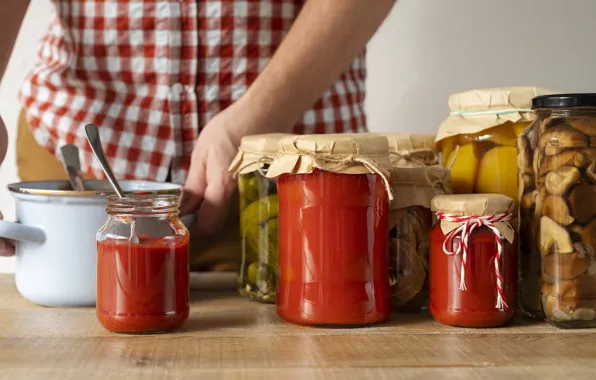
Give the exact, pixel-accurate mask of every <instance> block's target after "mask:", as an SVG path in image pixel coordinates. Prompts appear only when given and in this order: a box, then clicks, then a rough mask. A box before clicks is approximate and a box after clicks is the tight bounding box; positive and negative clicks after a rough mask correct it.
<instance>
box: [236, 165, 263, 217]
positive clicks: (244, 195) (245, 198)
mask: <svg viewBox="0 0 596 380" xmlns="http://www.w3.org/2000/svg"><path fill="white" fill-rule="evenodd" d="M238 191H239V192H240V203H241V205H240V208H241V209H244V208H246V206H248V205H249V204H251V203H252V202H254V201H256V200H258V199H259V180H258V178H257V177H256V175H254V174H242V175H240V176H238Z"/></svg>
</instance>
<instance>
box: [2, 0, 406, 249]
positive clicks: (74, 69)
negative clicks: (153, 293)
mask: <svg viewBox="0 0 596 380" xmlns="http://www.w3.org/2000/svg"><path fill="white" fill-rule="evenodd" d="M52 2H53V5H54V9H55V12H54V14H53V15H52V16H51V17H52V23H51V25H50V28H49V30H48V31H47V33H46V35H45V37H44V39H43V41H42V44H41V47H40V49H39V60H38V63H37V65H36V66H35V68H34V70H33V71H32V73H31V74H30V75H29V77H28V78H27V80H26V81H25V84H24V85H23V87H22V90H21V92H20V100H21V103H22V104H23V107H24V110H25V115H26V123H25V124H26V125H27V126H26V128H24V129H23V130H21V129H19V140H20V141H25V140H26V137H22V138H21V134H23V136H26V135H27V136H30V137H31V138H30V140H31V141H34V145H35V146H33V147H27V148H26V149H25V148H24V147H21V146H19V145H18V144H17V149H16V150H17V161H18V162H19V165H21V166H20V167H19V175H20V177H21V179H22V180H33V179H44V178H43V175H46V176H47V175H48V173H50V172H51V170H49V169H48V165H50V164H51V162H50V161H55V165H58V158H57V155H58V154H59V153H58V152H59V148H60V146H62V145H64V144H69V143H71V144H76V145H77V146H78V147H79V149H80V150H81V152H82V157H81V159H82V167H83V171H84V172H85V174H86V175H87V176H88V177H95V178H103V173H102V171H101V169H100V167H99V166H98V163H97V162H96V161H95V160H94V159H93V156H92V153H91V150H90V149H89V147H88V145H87V143H86V140H85V134H84V130H83V128H82V127H83V126H84V125H85V124H87V123H94V124H96V125H98V126H99V128H100V134H101V137H102V140H103V143H104V149H105V150H106V154H107V157H108V159H109V161H110V163H111V165H112V168H113V169H114V172H115V174H116V176H117V177H118V178H119V179H142V180H153V181H165V180H171V181H172V182H175V183H180V184H184V189H185V191H184V199H183V206H182V213H190V212H195V211H196V212H197V216H198V218H197V223H198V225H197V228H198V230H199V231H200V232H201V233H202V234H206V235H210V234H214V233H216V232H217V231H219V230H220V229H221V227H222V225H223V224H224V220H225V217H226V215H227V211H228V210H227V209H228V207H229V206H228V205H229V199H230V197H231V195H232V193H233V192H234V190H235V182H234V181H233V180H232V178H231V177H230V175H229V173H228V172H227V168H228V166H229V164H230V162H231V161H232V159H233V157H234V155H235V154H236V149H237V147H238V145H239V142H240V139H241V138H242V136H245V135H252V134H260V133H269V132H294V133H332V132H339V133H342V132H361V131H365V130H366V118H365V115H364V109H363V105H364V104H363V102H364V94H365V92H364V82H365V79H366V70H365V61H364V48H365V45H366V43H367V41H368V40H369V39H370V37H371V36H372V35H373V34H374V32H375V31H376V29H377V28H378V26H379V25H380V24H381V22H382V21H383V19H384V18H385V17H386V15H387V14H388V12H389V11H390V9H391V7H392V6H393V4H394V2H395V0H374V1H370V0H128V1H119V0H101V1H100V0H53V1H52ZM28 3H29V1H28V0H0V9H1V12H0V36H2V38H0V78H1V77H2V75H3V74H4V71H5V69H6V65H7V63H8V59H9V56H10V52H11V50H12V47H13V44H14V40H15V38H16V35H17V32H18V30H19V27H20V24H21V21H22V19H23V16H24V14H25V11H26V9H27V6H28ZM0 126H1V127H0V128H1V129H2V130H3V128H4V126H3V125H1V121H0ZM1 137H2V134H1V133H0V138H1ZM0 145H1V144H0ZM35 149H40V150H35ZM40 155H47V156H48V159H45V158H44V159H40ZM44 157H45V156H44ZM40 161H41V162H43V164H39V162H40ZM29 164H30V165H38V166H36V168H37V170H36V171H33V172H30V171H27V170H25V168H27V165H29ZM39 165H45V167H39ZM52 165H54V164H52ZM55 167H56V168H59V166H55ZM42 168H43V170H41V169H42ZM56 170H58V169H56ZM60 170H61V169H60ZM29 173H35V174H29ZM13 251H14V248H13V246H12V244H11V243H10V242H8V241H2V240H0V254H4V255H7V254H12V253H13Z"/></svg>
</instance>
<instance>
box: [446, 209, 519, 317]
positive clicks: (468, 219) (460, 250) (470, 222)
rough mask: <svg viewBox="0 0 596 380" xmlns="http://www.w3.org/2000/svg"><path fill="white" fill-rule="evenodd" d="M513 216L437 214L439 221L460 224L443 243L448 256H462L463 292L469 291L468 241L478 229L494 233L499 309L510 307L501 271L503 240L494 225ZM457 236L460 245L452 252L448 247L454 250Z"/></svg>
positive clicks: (461, 284)
mask: <svg viewBox="0 0 596 380" xmlns="http://www.w3.org/2000/svg"><path fill="white" fill-rule="evenodd" d="M511 216H512V214H511V213H505V214H496V215H488V216H459V215H452V214H446V213H442V212H438V213H437V217H438V218H439V220H445V221H448V222H455V223H460V225H459V227H457V228H456V229H454V230H453V231H451V232H450V233H449V234H448V235H447V237H446V238H445V241H444V242H443V252H445V254H446V255H447V256H455V255H459V254H461V255H462V261H461V274H460V282H459V289H460V290H462V291H465V290H467V288H466V280H465V267H466V261H467V256H468V252H469V246H468V243H469V242H468V240H469V238H470V235H471V234H472V231H474V229H476V228H478V227H481V226H486V227H488V228H489V229H490V230H491V231H492V232H493V233H494V235H495V238H496V241H497V256H496V257H495V275H496V277H497V304H496V306H495V307H496V308H497V309H502V308H508V307H509V305H507V301H506V300H505V295H504V293H503V277H502V276H501V271H500V268H499V262H500V261H501V255H502V254H503V241H502V239H501V233H500V232H499V230H498V229H497V228H496V227H495V225H494V223H497V222H503V221H506V220H510V219H511ZM457 236H459V237H460V242H459V244H457V247H456V248H455V250H452V251H450V250H449V249H448V248H447V247H448V246H449V245H451V247H452V248H453V247H454V246H455V244H454V240H455V238H456V237H457Z"/></svg>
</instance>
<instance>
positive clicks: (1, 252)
mask: <svg viewBox="0 0 596 380" xmlns="http://www.w3.org/2000/svg"><path fill="white" fill-rule="evenodd" d="M7 147H8V133H6V127H5V126H4V122H3V121H2V117H1V116H0V164H2V161H4V156H5V155H6V149H7ZM1 219H2V213H1V212H0V220H1ZM12 255H14V243H13V242H12V241H11V240H8V239H4V238H0V256H12Z"/></svg>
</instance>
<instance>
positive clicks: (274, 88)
mask: <svg viewBox="0 0 596 380" xmlns="http://www.w3.org/2000/svg"><path fill="white" fill-rule="evenodd" d="M394 3H395V0H375V1H368V0H308V1H307V2H306V3H305V5H304V7H303V9H302V11H301V12H300V15H299V16H298V18H297V19H296V21H295V22H294V25H293V26H292V28H291V29H290V31H289V33H288V35H287V36H286V38H285V39H284V41H283V42H282V44H281V45H280V47H279V48H278V50H277V51H276V53H275V55H274V56H273V58H272V59H271V61H270V62H269V64H268V65H267V67H266V68H265V70H264V71H263V72H262V73H261V74H260V75H259V77H258V78H257V79H256V80H255V82H254V83H253V84H252V85H251V86H250V88H249V89H248V90H247V92H246V93H245V94H244V96H242V97H241V98H240V99H239V100H238V101H237V102H235V103H234V104H232V105H231V106H230V107H229V108H228V109H226V110H224V111H223V112H221V113H220V114H218V115H217V116H216V117H215V118H214V119H212V120H211V121H210V122H209V123H208V124H207V125H206V126H205V128H204V129H203V131H202V132H201V135H200V136H199V139H198V140H197V144H196V146H195V150H194V152H193V154H192V159H191V168H190V172H189V176H188V179H187V181H186V185H185V196H184V199H183V208H182V212H183V213H188V212H190V211H191V210H194V209H196V208H197V207H199V211H198V218H197V221H198V227H199V230H200V231H202V232H204V233H214V232H216V231H217V230H219V228H221V225H222V224H223V222H224V220H225V215H226V211H227V209H226V207H228V206H227V205H228V199H229V198H230V196H231V194H232V192H233V191H234V188H235V183H234V181H233V179H232V178H231V176H230V175H229V174H228V173H227V167H228V165H229V164H230V162H231V161H232V159H233V157H234V156H235V154H236V148H237V147H238V145H239V143H240V139H241V138H242V137H243V136H246V135H252V134H259V133H270V132H291V129H292V127H293V126H294V125H295V124H296V122H297V121H298V120H299V119H300V117H301V115H302V113H303V112H304V111H306V110H307V109H308V108H310V107H311V106H312V105H313V104H314V103H315V102H316V100H317V99H318V98H319V97H320V96H321V94H322V93H323V92H324V91H325V90H326V89H327V88H329V87H330V86H331V84H332V83H333V82H334V81H335V80H337V78H338V77H339V76H340V75H341V73H343V72H344V71H345V70H346V69H347V68H348V67H349V65H350V64H351V62H352V61H353V59H354V58H355V57H356V56H357V55H358V54H359V53H361V52H362V51H363V49H364V47H365V46H366V43H367V42H368V40H369V39H370V38H371V37H372V36H373V34H374V33H375V31H376V30H377V28H378V27H379V25H380V24H381V23H382V22H383V20H384V19H385V17H386V16H387V14H388V13H389V11H390V10H391V8H392V6H393V4H394Z"/></svg>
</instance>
